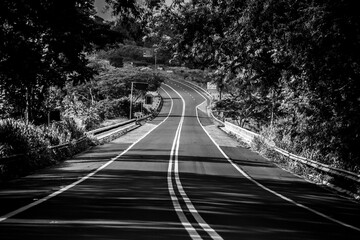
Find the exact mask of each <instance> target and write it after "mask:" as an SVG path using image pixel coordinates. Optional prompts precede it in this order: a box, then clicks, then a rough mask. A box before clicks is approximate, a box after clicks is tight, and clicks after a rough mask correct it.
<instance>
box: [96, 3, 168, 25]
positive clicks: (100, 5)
mask: <svg viewBox="0 0 360 240" xmlns="http://www.w3.org/2000/svg"><path fill="white" fill-rule="evenodd" d="M165 3H166V4H167V5H170V4H171V3H172V0H165ZM104 6H105V0H95V9H96V11H97V13H98V15H99V16H100V17H102V18H104V19H105V20H111V18H112V17H111V14H110V12H109V11H107V12H104Z"/></svg>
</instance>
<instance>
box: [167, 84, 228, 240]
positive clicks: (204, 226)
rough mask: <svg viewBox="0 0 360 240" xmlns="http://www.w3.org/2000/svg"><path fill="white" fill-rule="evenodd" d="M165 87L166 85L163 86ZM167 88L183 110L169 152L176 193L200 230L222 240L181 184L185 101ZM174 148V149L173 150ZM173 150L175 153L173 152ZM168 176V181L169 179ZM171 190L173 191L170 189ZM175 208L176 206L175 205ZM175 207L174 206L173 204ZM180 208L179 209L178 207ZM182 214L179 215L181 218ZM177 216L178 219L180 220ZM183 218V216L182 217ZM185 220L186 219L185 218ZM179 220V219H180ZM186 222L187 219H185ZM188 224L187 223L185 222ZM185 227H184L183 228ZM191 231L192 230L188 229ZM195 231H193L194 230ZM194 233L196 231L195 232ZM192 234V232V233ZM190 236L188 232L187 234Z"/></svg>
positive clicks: (195, 236)
mask: <svg viewBox="0 0 360 240" xmlns="http://www.w3.org/2000/svg"><path fill="white" fill-rule="evenodd" d="M165 85H166V84H165ZM166 86H168V87H169V88H171V89H172V90H173V91H174V92H175V93H176V94H178V95H179V96H180V98H181V100H182V102H183V109H182V114H181V120H180V123H179V126H178V129H177V133H176V135H175V138H174V142H173V148H172V151H171V156H170V163H171V164H172V160H173V158H174V157H175V158H174V175H175V182H176V186H177V188H178V191H179V193H180V195H181V197H182V199H183V201H184V202H185V204H186V206H187V208H188V210H189V212H190V213H191V214H192V215H193V217H194V218H195V220H196V221H197V223H198V224H199V225H200V226H201V228H202V229H204V231H206V232H207V233H208V234H209V235H210V237H211V238H212V239H214V240H222V239H223V238H222V237H221V236H220V235H219V234H218V233H217V232H216V231H215V230H214V229H213V228H211V227H210V226H209V225H208V224H207V223H206V222H205V220H204V219H203V218H202V217H201V215H200V214H199V212H198V211H197V210H196V208H195V207H194V205H193V204H192V202H191V200H190V199H189V197H188V196H187V194H186V192H185V190H184V188H183V186H182V184H181V180H180V177H179V147H180V136H181V129H182V125H183V122H184V116H185V106H186V104H185V100H184V98H183V97H182V96H181V95H180V93H179V92H177V91H176V90H175V89H174V88H172V87H170V86H169V85H166ZM174 147H175V149H174ZM174 150H175V151H174ZM169 169H170V171H172V168H170V164H169ZM169 176H170V179H169ZM169 181H170V182H171V172H170V173H169V172H168V183H169ZM171 187H172V182H171ZM172 190H173V189H172ZM176 200H177V199H176ZM175 203H178V201H176V202H175ZM176 206H177V205H176ZM174 207H175V204H174ZM180 208H181V207H180ZM181 213H182V214H183V211H182V209H181ZM182 214H181V215H180V216H181V217H182ZM180 216H179V218H180ZM184 217H185V216H184ZM185 218H186V217H185ZM180 220H181V219H180ZM186 220H187V219H186ZM187 222H188V221H187ZM184 227H185V226H184ZM190 229H191V230H192V229H193V228H190ZM190 229H189V230H190ZM189 230H188V232H189ZM194 230H195V229H194ZM195 231H196V230H195ZM192 233H193V232H192ZM189 234H190V232H189ZM190 236H191V238H192V239H198V237H200V236H199V235H198V234H197V232H196V235H194V236H192V235H191V234H190ZM200 239H202V238H201V237H200Z"/></svg>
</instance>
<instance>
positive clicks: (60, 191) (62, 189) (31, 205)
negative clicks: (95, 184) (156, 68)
mask: <svg viewBox="0 0 360 240" xmlns="http://www.w3.org/2000/svg"><path fill="white" fill-rule="evenodd" d="M167 94H168V93H167ZM169 98H170V99H171V107H170V110H169V113H168V115H167V116H166V118H165V119H164V120H163V121H162V122H160V123H159V124H158V125H156V126H155V127H154V128H152V129H151V130H150V131H149V132H147V133H146V134H144V135H143V136H142V137H141V138H139V139H138V140H136V141H135V142H134V143H133V144H131V145H130V146H129V147H128V148H127V149H125V150H124V151H123V152H122V153H120V154H119V155H117V156H116V157H114V158H112V159H110V161H108V162H106V163H105V164H103V165H101V166H100V167H99V168H97V169H96V170H94V171H92V172H91V173H89V174H87V175H86V176H84V177H82V178H80V179H79V180H78V181H76V182H73V183H71V184H69V185H67V186H65V187H62V188H61V189H60V190H58V191H56V192H53V193H51V194H50V195H48V196H46V197H43V198H41V199H39V200H36V201H35V202H32V203H30V204H28V205H25V206H23V207H21V208H18V209H16V210H14V211H12V212H9V213H7V214H5V215H3V216H1V217H0V223H1V222H3V221H5V220H6V219H8V218H11V217H13V216H15V215H17V214H19V213H22V212H24V211H26V210H28V209H30V208H32V207H35V206H37V205H39V204H41V203H43V202H46V201H47V200H49V199H51V198H53V197H55V196H57V195H59V194H61V193H63V192H65V191H67V190H69V189H71V188H73V187H75V186H76V185H78V184H80V183H82V182H84V181H85V180H87V179H89V178H91V177H92V176H94V175H95V174H97V173H98V172H100V171H101V170H103V169H104V168H106V167H107V166H109V165H110V164H111V163H113V162H114V161H116V160H117V159H119V158H120V157H121V156H123V155H124V154H126V153H127V152H128V151H129V150H130V149H132V148H133V147H134V146H135V145H136V144H137V143H138V142H140V141H141V140H142V139H144V138H145V137H146V136H148V135H149V134H150V133H151V132H152V131H154V130H155V129H156V128H157V127H159V126H160V125H161V124H163V123H164V122H165V121H166V120H167V119H168V118H169V116H170V113H171V111H172V108H173V100H172V98H171V96H170V95H169Z"/></svg>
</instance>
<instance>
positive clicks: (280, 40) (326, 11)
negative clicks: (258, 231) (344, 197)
mask: <svg viewBox="0 0 360 240" xmlns="http://www.w3.org/2000/svg"><path fill="white" fill-rule="evenodd" d="M356 6H357V1H355V0H346V1H345V0H335V1H334V0H316V1H313V0H304V1H297V0H264V1H257V0H241V1H240V0H211V1H210V0H197V1H182V0H176V1H174V3H173V4H172V6H170V7H167V6H163V7H162V9H161V14H159V15H154V17H153V21H154V22H155V23H156V24H152V25H151V24H149V26H150V27H151V31H152V33H153V34H154V35H158V38H159V39H160V38H161V39H162V44H163V46H166V47H168V48H170V49H172V50H173V51H174V52H175V58H176V59H178V60H180V61H182V62H185V63H187V64H188V66H192V67H197V68H209V69H212V70H213V72H214V76H213V81H215V82H217V83H218V87H219V89H220V90H225V91H226V92H227V93H228V98H227V99H224V100H223V101H222V102H220V103H218V104H219V107H220V108H227V109H232V110H233V113H232V114H233V115H235V116H236V117H237V118H238V119H241V121H242V122H243V123H244V124H245V126H246V122H256V123H257V124H258V125H261V126H263V127H265V128H266V129H264V130H263V131H267V132H268V133H267V136H272V138H273V139H272V140H274V141H275V142H276V144H278V145H280V146H281V147H284V148H286V149H288V150H291V151H292V152H294V153H298V154H302V155H305V156H307V157H311V158H314V159H316V160H319V161H322V162H326V163H330V164H333V165H342V166H343V167H349V168H356V166H360V148H359V147H358V146H360V127H359V126H360V125H359V122H360V104H359V99H360V81H359V78H360V65H359V64H360V26H359V25H360V15H359V14H358V12H357V10H356V9H357V8H356ZM199 26H201V27H199ZM163 36H166V37H163ZM257 124H256V125H257ZM269 132H271V134H270V133H269Z"/></svg>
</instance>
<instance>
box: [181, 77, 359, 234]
mask: <svg viewBox="0 0 360 240" xmlns="http://www.w3.org/2000/svg"><path fill="white" fill-rule="evenodd" d="M184 85H185V86H187V87H189V88H192V87H190V86H189V85H186V84H184ZM193 90H195V91H196V92H197V93H199V94H200V95H201V96H202V97H203V98H204V99H205V101H204V102H206V101H207V99H206V98H205V97H204V96H203V95H202V94H201V93H200V92H199V91H197V90H196V89H195V88H193ZM204 102H202V103H200V104H199V105H198V106H196V117H197V119H198V122H199V124H200V126H201V127H202V128H203V130H204V131H205V133H206V134H207V135H208V136H209V138H210V139H211V141H212V142H213V143H214V144H215V146H216V147H217V148H218V149H219V151H220V152H221V154H222V155H223V156H224V157H225V159H226V160H228V162H229V163H230V164H231V165H232V166H233V167H234V168H235V169H236V170H237V171H238V172H240V173H241V174H242V175H243V176H244V177H246V178H247V179H248V180H249V181H251V182H253V183H254V184H255V185H257V186H258V187H260V188H262V189H264V190H266V191H268V192H270V193H272V194H274V195H275V196H277V197H279V198H281V199H283V200H285V201H287V202H290V203H292V204H294V205H296V206H298V207H300V208H303V209H306V210H308V211H310V212H312V213H315V214H316V215H318V216H321V217H323V218H325V219H327V220H330V221H332V222H334V223H337V224H340V225H342V226H344V227H348V228H351V229H353V230H356V231H360V228H357V227H355V226H353V225H350V224H347V223H344V222H342V221H340V220H336V219H335V218H332V217H330V216H327V215H326V214H324V213H321V212H318V211H316V210H315V209H312V208H310V207H307V206H305V205H303V204H301V203H298V202H296V201H294V200H292V199H290V198H288V197H285V196H284V195H282V194H280V193H277V192H275V191H274V190H271V189H270V188H268V187H265V186H264V185H262V184H261V183H259V182H258V181H256V180H255V179H253V178H252V177H251V176H250V175H248V174H247V173H246V172H244V171H243V170H242V169H241V168H240V167H239V166H237V165H236V164H235V163H234V162H233V161H232V160H231V159H230V158H229V157H228V156H227V155H226V153H225V152H224V151H223V150H222V149H221V147H220V146H219V145H218V144H217V143H216V142H215V140H214V139H213V138H212V137H211V136H210V134H209V133H208V132H207V130H206V129H205V128H204V126H203V125H202V124H201V122H200V119H199V116H198V107H199V106H200V105H202V104H204Z"/></svg>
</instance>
